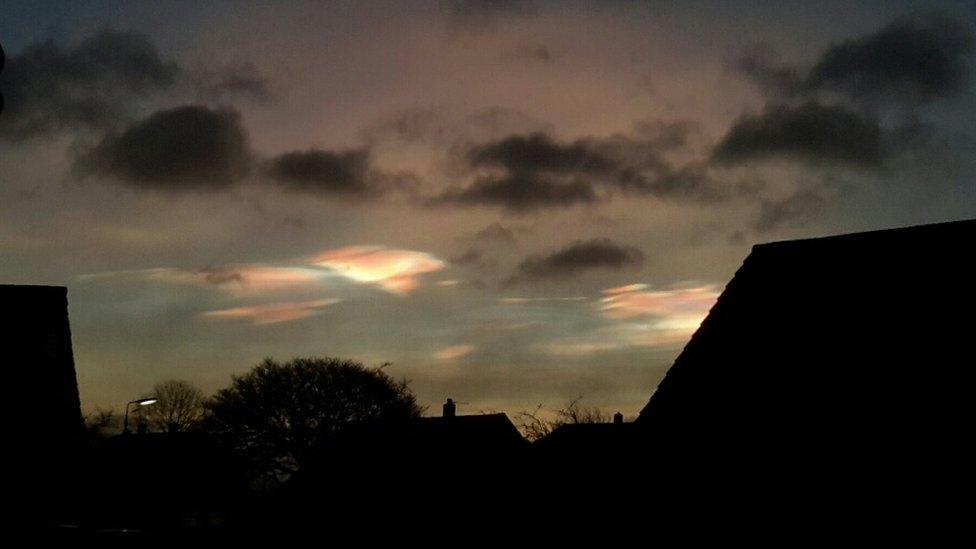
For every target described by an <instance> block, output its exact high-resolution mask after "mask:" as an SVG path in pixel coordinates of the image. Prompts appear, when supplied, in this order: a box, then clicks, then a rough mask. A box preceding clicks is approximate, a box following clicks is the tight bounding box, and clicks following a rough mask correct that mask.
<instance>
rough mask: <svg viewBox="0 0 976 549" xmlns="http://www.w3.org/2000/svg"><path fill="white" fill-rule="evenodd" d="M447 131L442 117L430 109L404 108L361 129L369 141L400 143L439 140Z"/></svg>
mask: <svg viewBox="0 0 976 549" xmlns="http://www.w3.org/2000/svg"><path fill="white" fill-rule="evenodd" d="M446 133H447V128H446V127H445V123H444V119H443V117H442V116H441V115H440V114H439V113H437V112H436V111H434V110H432V109H427V108H415V109H405V110H402V111H399V112H395V113H393V114H391V115H389V116H386V117H384V118H382V119H380V120H379V121H377V122H375V123H373V124H372V125H370V126H369V127H367V128H366V129H365V130H364V131H363V136H364V137H365V138H366V140H367V141H368V142H370V143H375V142H377V141H398V142H401V143H420V142H425V141H428V142H439V141H443V140H444V137H445V135H446Z"/></svg>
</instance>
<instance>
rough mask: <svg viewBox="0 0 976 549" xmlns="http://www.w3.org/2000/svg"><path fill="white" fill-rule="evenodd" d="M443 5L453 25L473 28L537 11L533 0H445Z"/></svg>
mask: <svg viewBox="0 0 976 549" xmlns="http://www.w3.org/2000/svg"><path fill="white" fill-rule="evenodd" d="M441 5H442V6H443V8H444V10H445V11H446V13H447V16H448V18H449V20H450V22H451V23H452V24H453V25H456V26H459V27H463V28H468V29H473V30H480V29H486V28H493V27H494V26H495V24H497V23H498V21H499V20H500V19H504V18H508V17H527V16H533V15H535V14H536V13H537V10H536V6H535V2H533V1H531V0H443V1H442V2H441Z"/></svg>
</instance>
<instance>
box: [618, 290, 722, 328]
mask: <svg viewBox="0 0 976 549" xmlns="http://www.w3.org/2000/svg"><path fill="white" fill-rule="evenodd" d="M603 294H604V297H603V299H601V300H600V303H601V305H600V311H602V312H603V316H605V317H607V318H638V317H643V316H655V317H662V318H668V319H672V320H673V321H676V322H677V321H678V320H681V319H685V318H689V317H690V318H691V319H696V320H697V322H698V323H700V322H701V321H702V319H704V318H705V315H707V314H708V311H709V309H711V308H712V305H714V304H715V300H716V299H718V291H717V290H716V288H715V286H713V285H705V286H691V287H688V288H677V289H673V290H651V289H649V288H648V286H647V285H645V284H630V285H628V286H621V287H619V288H610V289H608V290H604V291H603ZM696 326H697V324H696Z"/></svg>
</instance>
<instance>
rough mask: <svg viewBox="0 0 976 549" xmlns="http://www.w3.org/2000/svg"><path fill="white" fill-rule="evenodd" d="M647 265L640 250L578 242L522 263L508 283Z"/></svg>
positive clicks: (600, 241) (598, 241)
mask: <svg viewBox="0 0 976 549" xmlns="http://www.w3.org/2000/svg"><path fill="white" fill-rule="evenodd" d="M643 263H644V254H643V253H642V252H641V251H640V250H638V249H637V248H633V247H631V246H622V245H619V244H616V243H614V242H613V241H611V240H610V239H608V238H598V239H594V240H589V241H577V242H574V243H572V244H570V245H569V246H566V247H565V248H563V249H561V250H558V251H556V252H553V253H551V254H548V255H533V256H529V257H527V258H526V259H525V260H524V261H522V262H521V263H520V264H519V266H518V268H517V270H516V272H515V274H514V275H512V277H511V278H509V280H508V283H517V282H521V281H527V280H538V279H550V278H560V277H565V276H570V275H574V274H578V273H580V272H582V271H587V270H591V269H612V270H620V269H623V268H628V267H631V268H636V267H640V266H641V265H643Z"/></svg>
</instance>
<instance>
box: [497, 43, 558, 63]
mask: <svg viewBox="0 0 976 549" xmlns="http://www.w3.org/2000/svg"><path fill="white" fill-rule="evenodd" d="M552 58H553V52H552V51H551V50H550V49H549V46H546V45H545V44H543V43H541V42H526V43H523V44H520V45H519V46H518V47H517V48H514V49H512V50H510V51H506V52H504V53H503V54H502V61H506V62H518V61H533V62H539V63H549V62H551V61H552Z"/></svg>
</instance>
